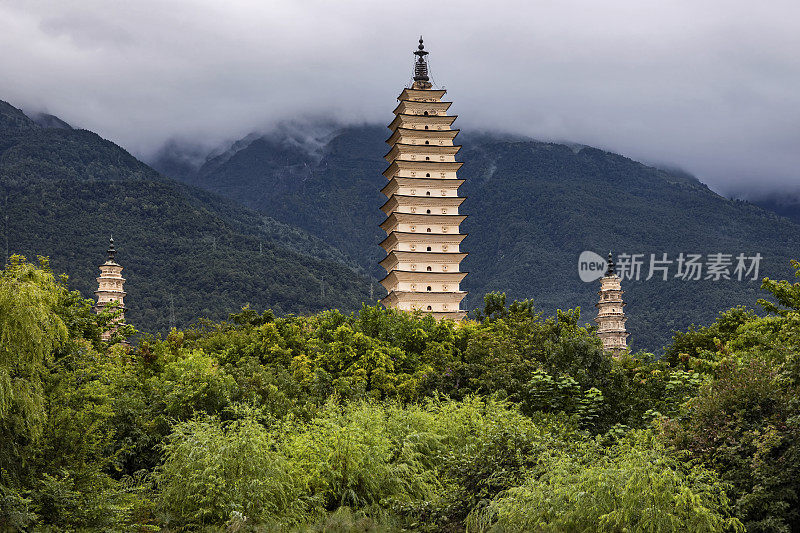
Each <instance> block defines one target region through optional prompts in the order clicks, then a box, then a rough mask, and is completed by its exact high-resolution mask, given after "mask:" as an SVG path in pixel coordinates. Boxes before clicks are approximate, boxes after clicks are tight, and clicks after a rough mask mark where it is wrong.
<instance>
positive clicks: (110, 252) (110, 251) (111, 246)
mask: <svg viewBox="0 0 800 533" xmlns="http://www.w3.org/2000/svg"><path fill="white" fill-rule="evenodd" d="M106 251H107V252H108V260H109V261H112V262H113V261H114V255H115V254H116V253H117V250H116V249H115V248H114V236H113V235H112V236H111V238H110V239H108V250H106Z"/></svg>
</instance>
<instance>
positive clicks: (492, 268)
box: [160, 125, 800, 349]
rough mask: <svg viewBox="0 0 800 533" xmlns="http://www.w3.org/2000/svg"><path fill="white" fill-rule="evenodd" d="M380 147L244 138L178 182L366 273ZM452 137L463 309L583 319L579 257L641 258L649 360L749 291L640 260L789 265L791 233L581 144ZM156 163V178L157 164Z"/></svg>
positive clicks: (350, 137) (589, 297) (684, 181)
mask: <svg viewBox="0 0 800 533" xmlns="http://www.w3.org/2000/svg"><path fill="white" fill-rule="evenodd" d="M386 137H388V130H387V129H386V128H384V127H382V126H373V125H365V126H353V127H343V128H341V129H340V130H339V131H338V132H336V133H334V134H328V135H327V136H321V135H317V137H316V138H317V140H318V141H319V142H318V144H313V143H311V144H310V143H308V142H300V140H302V139H307V138H314V132H313V131H309V132H308V135H306V136H305V137H302V136H298V135H285V134H284V135H281V134H280V133H272V134H269V135H265V136H256V135H250V136H248V137H247V138H246V139H243V140H242V141H240V142H239V143H238V145H237V146H235V149H233V150H228V151H227V152H224V157H217V158H214V157H210V158H209V160H208V162H207V163H206V164H205V165H203V166H202V167H200V168H198V169H196V170H195V171H194V172H186V169H185V168H184V169H183V170H184V171H183V173H182V176H181V178H182V179H184V180H185V181H187V182H188V183H191V184H194V185H197V186H200V187H203V188H205V189H208V190H211V191H214V192H217V193H220V194H222V195H225V196H227V197H229V198H231V199H234V200H236V201H238V202H241V203H242V204H244V205H246V206H248V207H251V208H253V209H257V210H259V211H260V212H262V213H264V214H267V215H269V216H271V217H274V218H276V219H278V220H280V221H282V222H286V223H289V224H292V225H297V226H299V227H301V228H303V229H305V230H307V231H308V232H310V233H313V234H314V235H317V236H319V237H321V238H323V239H324V240H326V241H327V242H330V243H331V244H334V245H335V246H337V247H339V248H340V249H341V250H342V251H344V252H345V253H347V254H348V255H349V256H351V257H352V258H354V260H356V261H358V262H360V263H361V265H362V266H363V267H364V268H367V269H371V272H372V273H373V274H374V275H375V276H380V275H381V271H380V269H379V268H378V267H377V262H378V261H379V260H380V258H381V257H382V253H383V252H382V250H381V249H380V248H379V247H378V243H379V242H380V241H381V239H382V232H381V230H380V229H379V228H378V224H379V223H380V222H381V220H382V219H383V214H382V213H381V212H380V211H379V209H378V208H379V207H380V205H381V204H382V203H383V201H385V198H383V196H382V195H381V194H380V192H379V191H380V189H381V187H382V186H383V184H384V181H385V180H384V178H383V176H381V171H382V170H384V168H385V167H386V162H385V161H384V160H383V158H382V156H383V155H384V153H385V152H386V151H387V148H388V147H387V145H386V144H385V143H384V140H385V138H386ZM457 140H458V141H460V142H462V143H463V145H464V148H463V150H462V151H461V153H460V155H459V158H460V160H462V161H464V167H463V168H462V170H461V171H460V172H459V176H460V177H463V178H465V179H466V183H465V184H464V185H463V187H462V193H463V194H464V195H466V196H468V199H467V201H465V202H464V204H463V212H464V213H466V214H468V215H469V217H468V218H467V220H466V221H465V222H464V225H463V230H464V231H465V232H468V233H469V236H468V237H467V239H466V240H465V241H464V244H463V247H464V250H465V251H467V252H469V254H470V255H469V257H468V258H467V259H466V260H465V261H464V263H463V264H462V265H463V266H464V268H465V269H466V270H468V271H469V272H470V274H469V275H468V276H467V277H466V279H465V282H464V288H465V289H467V290H469V291H470V295H469V297H468V298H467V299H466V300H465V304H466V308H467V309H473V308H475V307H477V306H478V305H479V302H480V299H481V298H482V296H483V294H485V293H486V292H488V291H495V290H498V291H505V292H508V293H509V295H510V297H513V298H520V299H521V298H533V299H534V300H536V301H537V303H538V305H540V306H541V307H543V308H544V309H548V310H552V309H555V308H557V307H558V308H568V307H574V306H581V307H582V308H583V310H584V312H583V315H584V316H583V318H584V319H587V320H588V319H590V318H592V317H593V315H594V313H595V311H594V308H593V305H594V303H595V301H596V294H595V292H596V291H597V286H596V284H591V283H589V284H587V283H582V282H581V281H580V279H579V278H578V272H577V260H578V256H579V254H580V253H581V252H582V251H584V250H593V251H595V252H598V253H602V254H604V255H605V254H606V253H607V252H608V251H609V250H613V251H614V252H615V254H618V253H628V254H645V257H644V265H643V267H642V269H643V272H642V275H641V279H642V280H641V281H639V282H636V281H626V283H625V285H624V289H625V291H626V299H627V301H628V307H627V310H628V312H629V316H630V319H629V322H628V326H629V330H630V331H631V333H632V337H631V340H632V341H633V344H634V346H639V347H646V348H649V349H659V348H660V347H661V346H662V345H663V344H664V342H665V341H666V340H667V339H668V338H669V335H670V332H671V331H672V330H674V329H682V328H686V327H687V326H688V325H689V324H690V323H693V322H710V321H711V320H713V318H714V317H715V315H716V313H717V312H718V310H719V309H722V308H725V307H728V306H732V305H734V304H737V303H741V302H751V303H752V304H755V298H756V296H755V294H756V290H757V287H758V283H759V282H758V281H751V282H739V281H734V280H730V281H728V280H721V281H716V282H714V281H711V280H709V281H680V280H675V279H673V275H674V274H675V273H676V272H677V265H676V264H674V263H673V264H672V270H671V273H670V280H669V281H666V282H665V281H656V280H654V279H653V280H650V281H644V278H646V277H647V276H648V273H649V272H648V266H649V258H650V254H656V256H657V257H658V258H661V254H663V253H667V254H668V259H672V260H675V259H677V254H678V253H680V252H683V253H685V254H689V253H699V254H703V255H704V256H706V255H707V254H714V253H718V252H721V253H725V254H733V255H734V256H735V255H738V254H740V253H744V254H746V255H748V256H751V255H754V254H755V253H760V254H761V255H762V256H763V257H764V259H763V260H762V262H761V268H760V274H761V275H760V276H759V277H762V276H763V275H768V276H771V277H786V276H787V275H788V274H789V273H790V267H789V258H791V257H795V256H798V255H800V226H798V225H796V224H794V223H792V222H790V221H789V220H786V219H781V218H780V217H777V216H775V215H774V214H772V213H769V212H767V211H764V210H762V209H760V208H757V207H755V206H753V205H751V204H748V203H746V202H741V201H735V200H728V199H725V198H723V197H721V196H719V195H717V194H715V193H714V192H713V191H711V190H709V189H708V188H707V187H706V186H705V185H703V184H702V183H700V182H699V181H698V180H696V179H694V178H692V177H691V176H687V175H685V174H684V173H680V172H669V171H664V170H659V169H656V168H652V167H648V166H646V165H643V164H641V163H638V162H636V161H633V160H631V159H628V158H626V157H623V156H621V155H618V154H614V153H610V152H605V151H602V150H598V149H595V148H590V147H584V146H569V145H563V144H553V143H543V142H536V141H533V140H530V139H527V140H526V139H522V140H520V139H512V138H509V137H507V136H505V137H504V136H498V135H494V134H473V135H469V134H463V133H462V134H461V135H459V137H458V138H457ZM309 146H312V148H311V149H310V148H309ZM162 155H163V154H162ZM173 156H174V154H173ZM160 164H161V165H164V166H165V168H166V167H168V164H169V158H167V159H166V160H163V159H162V160H161V161H160Z"/></svg>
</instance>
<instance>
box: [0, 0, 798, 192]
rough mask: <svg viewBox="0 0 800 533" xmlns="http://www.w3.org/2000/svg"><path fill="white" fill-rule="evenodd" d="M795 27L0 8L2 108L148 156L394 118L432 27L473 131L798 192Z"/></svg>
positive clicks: (763, 14) (728, 185) (425, 8)
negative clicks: (301, 120) (291, 126)
mask: <svg viewBox="0 0 800 533" xmlns="http://www.w3.org/2000/svg"><path fill="white" fill-rule="evenodd" d="M797 20H800V5H798V4H797V3H796V2H793V1H788V0H776V1H772V2H769V3H768V4H767V5H765V4H756V3H753V2H744V1H730V0H705V1H702V2H696V1H688V0H679V1H674V2H633V1H619V0H617V1H615V0H611V1H608V2H596V1H588V0H586V1H583V0H581V1H578V0H561V1H558V2H555V1H540V2H504V1H494V2H491V3H487V2H478V1H472V0H469V1H466V0H462V1H459V2H457V3H456V2H430V1H425V2H423V1H417V0H411V1H409V2H404V3H401V4H398V3H388V2H375V1H374V0H358V1H351V2H345V1H343V2H331V1H321V0H285V1H274V2H255V1H252V2H245V1H229V2H219V1H211V0H203V1H198V0H193V1H189V0H184V1H163V0H158V1H157V0H138V1H130V2H124V3H123V2H116V1H107V0H85V1H69V0H65V1H61V2H50V1H47V2H45V1H38V0H33V1H25V2H22V1H6V2H3V3H0V50H2V51H3V53H2V54H0V99H5V100H9V101H10V102H11V103H12V104H14V105H17V106H22V107H23V108H25V109H29V110H46V111H47V112H48V113H52V114H55V115H58V116H59V117H61V118H63V119H64V120H66V121H67V122H69V123H70V124H72V125H74V126H80V127H85V128H88V129H92V130H94V131H97V132H98V133H100V134H101V135H104V136H106V137H109V138H111V139H113V140H114V141H116V142H118V143H119V144H121V145H123V146H125V147H127V148H129V149H131V150H132V151H134V152H136V153H139V154H150V153H152V152H153V151H155V150H156V149H157V148H158V147H159V146H161V145H162V144H163V143H164V142H165V141H166V140H167V139H170V138H181V139H193V140H195V141H196V142H198V143H200V144H202V145H208V146H213V145H215V144H217V143H220V142H222V141H223V140H230V139H235V138H238V137H242V136H244V135H246V134H247V133H249V132H250V131H252V130H254V129H263V128H269V127H271V126H274V125H276V124H278V123H280V122H281V121H285V120H287V119H292V118H295V117H307V116H326V115H329V116H331V117H333V118H336V119H338V120H343V121H353V122H361V121H372V122H381V123H388V120H389V118H390V114H391V109H392V108H393V104H394V98H395V97H396V95H397V93H398V92H399V90H400V89H401V87H402V86H403V85H404V84H405V83H407V82H408V80H409V77H410V72H411V69H410V66H411V61H412V57H411V54H410V52H411V51H412V50H413V46H414V45H415V41H416V39H417V37H418V35H419V34H420V33H422V34H424V35H425V38H426V43H427V45H428V48H429V50H430V51H431V56H430V57H431V68H432V71H433V75H434V78H435V80H436V81H437V82H438V83H440V84H442V85H444V86H446V87H447V88H448V90H449V91H450V97H451V98H452V99H453V100H454V102H455V104H454V106H453V110H454V111H455V112H456V113H458V114H459V115H460V117H461V118H460V120H459V123H460V125H461V127H462V128H464V129H470V128H471V129H490V128H491V129H496V130H502V131H508V132H511V133H516V134H523V135H529V136H533V137H536V138H540V139H546V140H569V141H574V142H577V143H583V144H589V145H594V146H599V147H602V148H606V149H609V150H614V151H618V152H621V153H623V154H625V155H628V156H630V157H633V158H635V159H639V160H644V161H655V162H660V163H667V164H671V165H675V166H679V167H681V168H684V169H686V170H688V171H690V172H693V173H695V174H697V175H698V176H699V177H700V178H701V179H702V180H703V181H705V182H707V183H708V184H709V185H710V186H711V187H712V188H714V189H715V190H717V191H719V192H722V193H724V194H732V193H742V192H748V193H750V194H753V191H760V190H763V191H768V190H774V189H777V188H781V189H784V190H794V191H797V190H800V176H798V171H797V169H798V168H800V150H798V144H799V143H800V91H798V87H800V63H799V62H798V60H797V58H798V54H799V53H800V37H799V36H800V31H798V28H797V22H796V21H797Z"/></svg>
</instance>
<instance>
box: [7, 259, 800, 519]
mask: <svg viewBox="0 0 800 533" xmlns="http://www.w3.org/2000/svg"><path fill="white" fill-rule="evenodd" d="M793 266H794V269H795V271H796V273H797V275H798V277H800V263H797V262H795V263H793ZM762 288H763V294H764V299H763V300H762V302H761V309H762V310H763V312H764V314H763V316H760V315H759V314H756V313H755V312H754V311H753V310H751V309H748V308H745V307H736V308H733V309H731V310H728V311H724V312H722V313H720V315H719V317H718V319H717V320H716V321H715V322H714V323H713V324H711V325H709V326H703V327H693V328H691V329H689V330H687V331H685V332H681V333H677V334H676V335H675V336H674V339H673V341H672V343H671V344H670V346H669V347H668V349H667V351H666V353H665V355H664V357H662V358H655V357H654V356H652V355H651V354H648V353H645V352H639V353H635V354H625V355H624V356H622V357H620V358H619V359H614V358H612V357H610V356H609V354H607V353H605V352H603V350H602V349H601V345H600V343H599V340H598V339H597V338H596V335H595V334H594V331H593V330H592V329H587V328H586V327H584V326H582V325H581V317H580V310H579V309H573V310H568V311H558V312H557V313H556V314H555V315H553V316H548V315H546V314H544V313H542V312H541V311H539V310H537V309H536V308H535V307H534V305H533V303H532V302H531V301H514V302H511V303H509V302H507V301H506V297H505V295H504V294H501V293H491V294H488V295H486V297H485V300H484V305H483V307H482V310H481V312H480V313H479V316H478V317H477V320H466V321H463V322H461V323H458V324H456V323H452V322H438V323H437V322H436V321H434V320H433V319H431V318H430V317H424V316H421V315H412V314H407V313H400V312H396V311H390V310H386V309H382V308H379V307H370V306H364V307H362V308H361V310H360V311H358V312H354V313H349V314H345V313H341V312H339V311H335V310H327V311H323V312H320V313H316V314H308V315H303V316H292V315H288V316H277V315H276V314H275V313H273V312H272V311H269V310H266V311H260V310H255V309H251V308H244V309H241V310H240V311H237V312H235V313H233V314H231V315H230V317H229V318H228V319H227V320H225V321H216V322H215V321H207V320H206V321H201V322H199V323H198V324H197V325H196V326H195V327H191V328H184V329H173V330H172V331H171V332H170V333H169V334H168V335H166V336H152V335H141V336H139V337H138V340H137V341H136V342H134V343H133V344H131V345H128V344H125V343H124V342H123V341H124V339H125V338H133V337H131V336H132V335H134V331H133V328H131V327H125V328H121V329H120V330H119V331H118V332H117V334H116V335H115V336H114V337H113V338H112V340H111V341H109V342H102V341H101V340H100V334H101V332H102V331H104V330H106V329H108V328H110V327H112V326H111V324H112V323H113V319H114V314H115V313H117V312H118V311H116V310H114V309H109V310H108V311H107V312H103V313H101V314H99V315H96V314H95V313H94V312H93V310H92V302H91V301H90V300H86V299H84V298H83V297H81V295H80V294H79V293H77V292H75V291H70V290H68V289H67V288H66V287H65V281H64V279H63V277H62V278H58V277H56V276H55V275H54V274H53V273H52V272H51V270H50V267H49V264H48V263H47V261H46V260H44V259H42V260H40V261H39V262H38V263H31V262H28V261H26V260H25V259H24V258H22V257H19V256H15V257H14V258H12V260H11V261H10V263H9V264H7V265H6V267H5V269H4V270H3V271H2V272H0V528H7V529H13V528H19V529H49V530H98V531H99V530H103V531H107V530H114V531H119V530H123V531H127V530H130V531H149V530H152V531H157V530H167V531H187V530H220V529H223V530H228V531H250V530H252V531H292V530H296V531H397V530H413V531H431V532H433V531H454V532H455V531H466V530H469V531H596V530H601V531H649V532H656V531H657V532H661V531H744V530H745V529H746V530H747V531H754V532H755V531H758V532H761V531H787V532H789V531H797V530H798V529H799V528H800V512H799V511H798V509H800V502H798V494H799V493H798V490H800V438H798V437H800V403H799V402H800V400H799V399H800V394H798V393H799V392H800V389H799V387H800V366H799V365H800V358H799V357H798V354H800V283H797V282H794V283H793V282H791V281H775V280H771V279H765V280H764V281H763V283H762Z"/></svg>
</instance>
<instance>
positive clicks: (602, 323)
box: [594, 252, 628, 356]
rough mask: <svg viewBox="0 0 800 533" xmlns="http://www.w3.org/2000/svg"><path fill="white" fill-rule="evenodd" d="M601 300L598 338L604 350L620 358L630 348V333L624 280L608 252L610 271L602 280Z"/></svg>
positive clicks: (607, 271) (599, 303) (597, 321)
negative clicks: (623, 298) (626, 323)
mask: <svg viewBox="0 0 800 533" xmlns="http://www.w3.org/2000/svg"><path fill="white" fill-rule="evenodd" d="M597 294H598V295H600V300H599V301H598V302H597V304H595V307H597V318H595V319H594V321H595V322H596V323H597V336H598V337H600V340H601V341H602V342H603V348H604V349H605V350H607V351H609V352H611V353H612V354H613V355H615V356H618V355H620V354H621V353H622V352H624V351H625V350H626V349H627V348H628V340H627V339H628V332H627V331H626V330H625V322H626V321H627V320H628V319H627V318H625V312H624V311H623V308H624V307H625V302H624V301H623V300H622V294H623V290H622V280H621V279H620V277H619V276H618V275H617V273H616V271H615V265H614V259H613V258H612V255H611V252H608V269H606V274H605V276H603V277H602V278H600V291H599V292H598V293H597Z"/></svg>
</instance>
